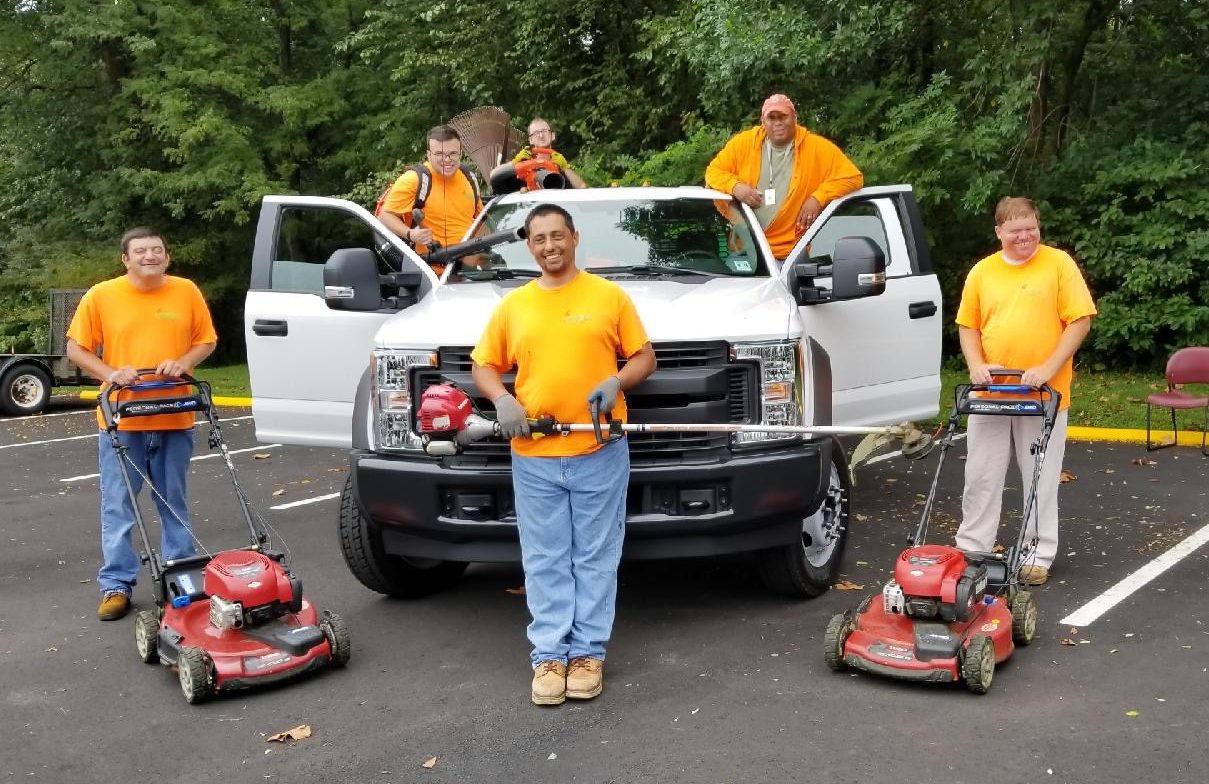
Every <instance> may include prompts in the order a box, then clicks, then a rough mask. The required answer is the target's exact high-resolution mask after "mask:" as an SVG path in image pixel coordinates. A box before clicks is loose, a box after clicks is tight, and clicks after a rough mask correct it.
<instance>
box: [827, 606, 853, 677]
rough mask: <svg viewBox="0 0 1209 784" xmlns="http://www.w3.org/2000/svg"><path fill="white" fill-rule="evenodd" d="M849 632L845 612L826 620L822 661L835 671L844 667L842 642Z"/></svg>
mask: <svg viewBox="0 0 1209 784" xmlns="http://www.w3.org/2000/svg"><path fill="white" fill-rule="evenodd" d="M851 633H852V629H851V627H849V625H848V615H847V614H846V613H837V614H835V615H833V616H831V620H830V621H828V622H827V631H826V632H825V633H824V634H823V661H825V662H827V666H828V667H830V668H831V669H832V670H834V671H835V672H839V671H840V670H842V669H844V643H845V642H847V640H848V635H849V634H851Z"/></svg>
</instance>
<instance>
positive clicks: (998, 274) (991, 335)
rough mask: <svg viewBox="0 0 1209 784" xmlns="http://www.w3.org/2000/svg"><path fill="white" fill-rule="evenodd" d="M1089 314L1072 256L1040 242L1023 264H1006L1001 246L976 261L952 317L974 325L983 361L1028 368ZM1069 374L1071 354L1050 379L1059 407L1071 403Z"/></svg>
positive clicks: (1087, 297)
mask: <svg viewBox="0 0 1209 784" xmlns="http://www.w3.org/2000/svg"><path fill="white" fill-rule="evenodd" d="M1094 315H1096V304H1095V302H1093V301H1092V298H1091V292H1090V291H1088V289H1087V283H1086V282H1084V280H1083V275H1082V273H1080V272H1079V267H1078V265H1076V264H1075V260H1074V259H1072V258H1071V257H1070V256H1069V255H1068V254H1067V253H1065V252H1063V251H1061V250H1058V249H1057V248H1053V247H1050V246H1049V245H1040V246H1038V248H1037V252H1036V253H1035V254H1033V257H1032V258H1031V259H1029V260H1028V261H1026V262H1024V263H1023V264H1009V263H1008V262H1007V261H1004V259H1003V254H1002V253H1001V252H1000V253H993V254H991V255H990V256H987V257H986V258H985V259H982V260H981V261H979V262H978V263H977V264H975V265H974V268H973V269H971V270H970V274H969V275H968V276H967V277H966V282H965V288H964V289H963V290H962V292H961V305H960V306H958V308H957V323H958V324H959V325H960V326H963V327H966V328H968V329H975V330H978V332H979V333H980V335H981V339H982V354H983V358H984V359H986V361H987V362H991V363H994V364H997V365H999V366H1000V367H1005V368H1013V369H1017V370H1027V369H1029V368H1031V367H1036V366H1037V365H1040V364H1041V363H1042V362H1044V361H1045V360H1047V359H1049V356H1050V354H1052V353H1054V349H1055V348H1057V346H1058V339H1059V338H1060V337H1061V336H1062V332H1063V330H1065V329H1066V327H1067V325H1068V324H1070V323H1071V322H1073V321H1077V320H1079V319H1081V318H1083V317H1085V316H1094ZM1073 377H1074V358H1073V357H1072V358H1071V359H1068V360H1067V361H1066V363H1065V364H1064V365H1063V366H1062V367H1061V368H1060V369H1059V370H1058V372H1057V373H1055V374H1054V377H1053V378H1051V379H1050V380H1049V385H1050V386H1051V387H1053V388H1054V389H1056V390H1057V391H1058V392H1060V393H1061V394H1062V403H1061V406H1060V408H1061V409H1065V408H1068V407H1069V406H1070V387H1071V380H1072V378H1073ZM1003 380H1004V381H1005V383H1013V379H1010V378H1005V379H1003Z"/></svg>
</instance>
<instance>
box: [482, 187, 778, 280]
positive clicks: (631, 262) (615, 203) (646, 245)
mask: <svg viewBox="0 0 1209 784" xmlns="http://www.w3.org/2000/svg"><path fill="white" fill-rule="evenodd" d="M534 206H535V204H534V203H532V202H525V203H520V204H516V203H512V204H500V203H498V202H497V203H494V204H491V205H489V206H488V207H487V214H486V215H485V216H484V217H483V224H482V228H481V229H480V231H482V232H496V231H504V230H510V229H514V228H516V227H518V226H522V225H524V222H525V216H526V215H528V214H529V210H531V209H532V208H533V207H534ZM560 206H562V207H563V208H565V209H566V210H567V212H569V213H571V217H572V219H573V220H574V221H575V228H576V230H578V231H579V248H578V250H577V252H576V257H577V262H578V265H579V268H580V269H589V270H592V271H593V272H595V273H597V274H600V275H605V276H608V275H612V274H616V275H642V276H644V277H649V276H654V277H663V276H668V277H677V278H683V277H684V276H686V275H688V276H694V273H704V275H706V276H726V277H758V276H767V275H768V274H769V273H768V267H767V265H766V264H765V262H764V259H763V258H762V254H761V253H760V248H759V246H758V245H757V244H756V240H755V238H754V237H753V236H752V231H751V227H750V226H749V225H748V223H747V220H746V218H745V216H744V214H743V213H742V212H740V211H739V210H738V209H737V208H736V207H735V205H734V204H733V203H731V202H720V201H714V200H712V199H701V198H676V199H645V200H635V199H612V200H601V201H595V200H593V201H566V202H563V203H562V204H560ZM490 261H491V267H492V268H493V269H497V270H500V269H508V270H515V271H518V272H519V271H520V270H537V269H538V267H537V263H536V262H535V261H534V260H533V256H532V255H531V254H530V253H529V248H528V247H527V246H526V245H525V243H523V242H514V243H510V244H506V245H500V246H497V247H495V248H493V252H492V253H491V254H490ZM468 277H469V276H468ZM474 277H476V278H478V277H480V276H477V275H476V276H474ZM481 277H487V276H486V275H483V276H481ZM491 277H495V276H491Z"/></svg>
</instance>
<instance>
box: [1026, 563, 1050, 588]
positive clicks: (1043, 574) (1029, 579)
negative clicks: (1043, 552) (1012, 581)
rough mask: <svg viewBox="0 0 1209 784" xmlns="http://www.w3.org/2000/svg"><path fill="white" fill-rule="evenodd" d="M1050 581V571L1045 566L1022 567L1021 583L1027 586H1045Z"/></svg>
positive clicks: (1029, 565)
mask: <svg viewBox="0 0 1209 784" xmlns="http://www.w3.org/2000/svg"><path fill="white" fill-rule="evenodd" d="M1048 579H1049V569H1046V568H1045V567H1044V566H1035V565H1033V564H1028V565H1026V566H1021V567H1020V582H1022V583H1024V584H1025V585H1045V581H1046V580H1048Z"/></svg>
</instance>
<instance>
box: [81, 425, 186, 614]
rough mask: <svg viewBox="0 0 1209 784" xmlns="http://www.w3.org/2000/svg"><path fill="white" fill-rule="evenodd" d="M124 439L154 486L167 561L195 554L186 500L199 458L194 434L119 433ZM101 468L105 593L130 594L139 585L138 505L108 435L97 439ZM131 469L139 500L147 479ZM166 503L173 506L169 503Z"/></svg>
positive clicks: (100, 579) (101, 578) (102, 583)
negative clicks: (192, 466) (192, 468)
mask: <svg viewBox="0 0 1209 784" xmlns="http://www.w3.org/2000/svg"><path fill="white" fill-rule="evenodd" d="M118 440H120V441H121V442H122V444H124V445H125V446H126V449H127V450H128V451H127V453H126V454H127V455H128V456H129V457H130V460H131V461H133V462H134V465H135V466H137V467H138V470H139V471H141V472H142V474H143V475H144V476H146V477H147V479H148V480H149V481H150V482H151V485H152V487H153V488H154V489H155V490H158V491H159V496H163V500H161V499H160V498H159V496H157V495H156V494H155V493H152V496H153V497H155V506H156V508H157V509H158V510H159V513H160V552H161V553H162V554H163V558H164V560H166V561H171V560H174V559H176V558H184V557H186V556H190V555H193V554H194V550H193V534H192V533H190V530H189V507H188V504H187V503H186V501H185V479H186V477H187V476H188V475H189V460H190V458H192V457H193V431H192V430H146V431H138V430H119V431H118ZM97 444H98V451H99V454H100V463H101V557H102V558H103V559H104V563H102V564H101V569H100V571H98V572H97V584H98V585H99V586H100V588H101V593H102V594H105V593H109V592H111V591H117V592H119V593H124V594H126V595H127V596H129V595H130V591H131V589H132V588H133V587H134V584H135V583H136V582H138V575H139V565H140V563H141V561H140V560H139V555H138V551H137V550H136V548H135V542H134V505H133V503H132V502H131V499H130V494H129V493H128V492H127V491H126V483H125V482H124V481H123V480H122V468H121V466H120V465H119V464H118V460H119V459H120V458H119V457H118V454H117V452H116V451H115V450H114V448H113V443H112V442H111V441H110V440H109V434H108V433H101V434H100V437H99V438H98V440H97ZM126 470H127V472H128V473H129V475H130V484H131V486H132V487H133V488H134V493H135V495H138V493H139V491H140V490H141V489H142V487H143V478H142V477H141V476H139V474H138V472H136V471H135V470H134V469H133V468H131V467H130V465H129V464H127V465H126ZM165 502H167V503H166V504H165Z"/></svg>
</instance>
